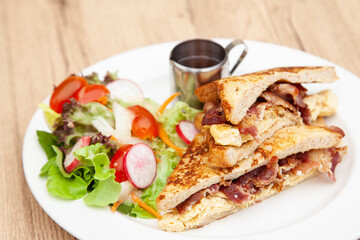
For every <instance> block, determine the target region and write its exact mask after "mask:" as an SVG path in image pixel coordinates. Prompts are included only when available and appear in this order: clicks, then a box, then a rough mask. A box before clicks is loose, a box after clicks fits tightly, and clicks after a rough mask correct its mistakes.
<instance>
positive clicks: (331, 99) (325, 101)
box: [304, 90, 337, 122]
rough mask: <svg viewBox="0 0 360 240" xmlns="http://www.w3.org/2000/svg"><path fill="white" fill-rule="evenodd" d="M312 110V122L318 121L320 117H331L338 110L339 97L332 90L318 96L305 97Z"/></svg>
mask: <svg viewBox="0 0 360 240" xmlns="http://www.w3.org/2000/svg"><path fill="white" fill-rule="evenodd" d="M304 103H306V104H307V105H308V107H309V109H310V113H311V120H312V121H313V122H315V121H316V119H317V118H318V117H329V116H331V115H333V114H335V112H336V109H337V97H336V95H335V94H334V93H333V92H332V91H331V90H324V91H321V92H319V93H316V94H312V95H308V96H306V97H304Z"/></svg>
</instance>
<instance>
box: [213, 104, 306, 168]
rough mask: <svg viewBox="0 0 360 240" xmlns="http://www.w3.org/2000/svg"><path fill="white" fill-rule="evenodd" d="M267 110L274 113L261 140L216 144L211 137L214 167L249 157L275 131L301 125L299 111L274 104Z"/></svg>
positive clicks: (226, 165) (228, 165) (227, 164)
mask: <svg viewBox="0 0 360 240" xmlns="http://www.w3.org/2000/svg"><path fill="white" fill-rule="evenodd" d="M266 111H273V112H274V114H269V115H270V116H272V118H271V119H270V121H272V122H271V123H272V124H271V127H270V128H268V129H267V130H266V131H265V132H263V133H261V134H260V138H259V141H258V142H256V141H255V140H254V139H253V140H250V141H247V142H246V143H243V144H242V145H241V146H221V145H219V144H216V142H215V141H214V138H213V137H209V138H208V139H209V141H208V147H209V159H208V162H209V164H210V165H211V166H214V167H221V168H225V167H232V166H234V165H235V164H236V162H238V161H241V160H242V159H244V158H246V157H248V156H249V155H250V154H251V153H253V152H254V150H255V149H256V148H257V147H258V146H259V145H260V144H261V143H262V142H264V141H265V140H266V139H268V138H270V137H271V136H272V135H273V134H274V133H275V131H277V130H279V129H281V128H283V127H287V126H292V125H301V124H302V118H301V117H300V115H299V113H298V112H292V111H290V110H289V109H286V108H284V107H283V106H273V107H271V108H270V109H267V110H266Z"/></svg>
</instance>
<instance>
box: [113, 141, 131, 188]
mask: <svg viewBox="0 0 360 240" xmlns="http://www.w3.org/2000/svg"><path fill="white" fill-rule="evenodd" d="M130 147H132V145H131V144H127V145H123V146H121V147H120V148H119V149H118V150H117V151H116V153H115V154H114V156H113V157H112V159H111V162H110V165H109V166H110V168H113V169H115V171H116V172H115V181H117V182H119V183H121V182H124V181H126V180H127V177H126V175H125V172H124V169H123V159H124V156H125V153H126V152H127V151H128V150H129V148H130Z"/></svg>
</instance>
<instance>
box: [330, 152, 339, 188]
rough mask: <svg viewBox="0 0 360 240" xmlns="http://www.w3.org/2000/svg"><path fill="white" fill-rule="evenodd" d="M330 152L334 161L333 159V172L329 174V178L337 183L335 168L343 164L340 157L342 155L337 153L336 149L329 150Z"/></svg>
mask: <svg viewBox="0 0 360 240" xmlns="http://www.w3.org/2000/svg"><path fill="white" fill-rule="evenodd" d="M329 151H330V153H331V156H332V159H331V169H330V171H331V172H328V175H329V178H330V179H331V180H333V181H334V182H335V181H336V177H335V168H336V166H337V165H338V164H339V163H340V162H341V157H340V153H339V152H338V151H336V149H335V148H329Z"/></svg>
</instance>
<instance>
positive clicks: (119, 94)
mask: <svg viewBox="0 0 360 240" xmlns="http://www.w3.org/2000/svg"><path fill="white" fill-rule="evenodd" d="M106 88H107V89H108V90H109V91H110V97H111V98H113V99H115V98H119V99H121V100H123V101H124V102H128V103H134V102H143V101H144V94H143V92H142V90H141V88H140V87H139V85H137V84H136V83H135V82H133V81H131V80H126V79H119V80H115V81H113V82H111V83H109V84H108V85H106Z"/></svg>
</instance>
